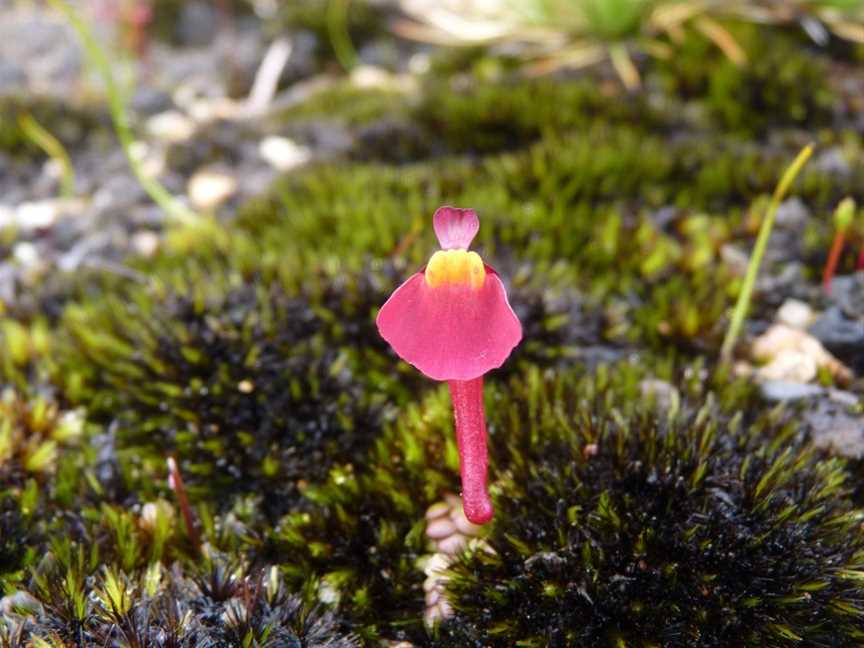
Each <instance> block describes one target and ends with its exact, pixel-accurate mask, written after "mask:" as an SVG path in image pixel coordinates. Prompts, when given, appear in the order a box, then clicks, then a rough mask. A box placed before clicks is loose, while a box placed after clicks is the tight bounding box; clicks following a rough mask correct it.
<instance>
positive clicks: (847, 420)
mask: <svg viewBox="0 0 864 648" xmlns="http://www.w3.org/2000/svg"><path fill="white" fill-rule="evenodd" d="M804 423H805V425H806V426H807V428H808V429H809V431H810V434H811V436H812V438H813V443H814V445H815V446H816V447H818V448H825V449H827V450H830V451H832V452H833V453H835V454H839V455H842V456H844V457H849V458H853V459H860V458H862V457H864V417H861V416H854V415H852V414H849V413H848V411H847V410H846V407H845V406H843V405H839V404H837V403H834V402H831V401H826V400H820V401H819V402H818V403H817V404H816V405H815V406H814V407H813V408H811V409H809V410H807V411H806V412H805V413H804Z"/></svg>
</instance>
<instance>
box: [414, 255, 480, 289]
mask: <svg viewBox="0 0 864 648" xmlns="http://www.w3.org/2000/svg"><path fill="white" fill-rule="evenodd" d="M424 276H425V277H426V283H427V284H428V285H429V287H430V288H437V287H438V286H443V285H453V284H461V285H468V286H471V288H473V289H474V290H479V289H480V288H482V287H483V282H484V281H486V268H484V267H483V259H481V258H480V255H479V254H477V253H476V252H469V251H468V250H439V251H438V252H436V253H435V254H433V255H432V258H431V259H429V263H428V264H427V265H426V272H425V273H424Z"/></svg>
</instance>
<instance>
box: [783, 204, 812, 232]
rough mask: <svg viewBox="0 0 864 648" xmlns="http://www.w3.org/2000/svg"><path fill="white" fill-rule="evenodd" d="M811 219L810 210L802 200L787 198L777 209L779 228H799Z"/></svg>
mask: <svg viewBox="0 0 864 648" xmlns="http://www.w3.org/2000/svg"><path fill="white" fill-rule="evenodd" d="M808 218H810V210H809V209H808V208H807V205H805V204H804V203H803V202H802V201H801V199H800V198H798V197H797V196H793V197H792V198H787V199H786V200H784V201H783V202H782V203H780V206H779V207H778V208H777V217H776V221H775V222H776V224H777V226H778V227H793V228H794V227H798V226H800V225H803V224H804V223H805V222H807V219H808Z"/></svg>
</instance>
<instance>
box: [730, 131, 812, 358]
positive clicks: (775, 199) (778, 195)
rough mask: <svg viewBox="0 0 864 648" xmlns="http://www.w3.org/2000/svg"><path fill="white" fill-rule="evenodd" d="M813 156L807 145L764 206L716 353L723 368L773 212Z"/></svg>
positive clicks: (743, 314) (749, 295)
mask: <svg viewBox="0 0 864 648" xmlns="http://www.w3.org/2000/svg"><path fill="white" fill-rule="evenodd" d="M812 154H813V145H812V144H808V145H807V146H805V147H804V148H803V149H801V152H800V153H798V156H797V157H796V158H795V160H794V161H793V162H792V164H790V165H789V167H788V168H787V169H786V172H785V173H784V174H783V177H782V178H781V179H780V183H779V184H778V185H777V187H776V188H775V189H774V195H772V196H771V202H770V203H769V204H768V209H767V210H766V211H765V217H764V218H763V219H762V224H761V225H760V227H759V235H758V236H757V237H756V245H755V246H754V247H753V254H752V255H751V256H750V262H749V263H748V264H747V274H746V275H745V277H744V285H743V286H742V287H741V293H740V294H739V295H738V301H737V302H736V304H735V310H734V311H733V313H732V320H731V321H730V322H729V328H728V329H727V331H726V337H725V338H724V340H723V346H722V347H721V349H720V361H721V363H723V364H727V363H728V362H729V361H730V360H731V359H732V352H733V351H734V350H735V344H736V343H737V341H738V336H739V335H740V334H741V328H742V327H743V326H744V319H745V318H746V317H747V311H748V310H749V309H750V301H751V299H752V298H753V288H754V286H755V285H756V277H757V275H758V274H759V266H760V265H761V264H762V257H763V256H765V249H766V248H767V247H768V239H769V238H771V229H772V228H773V227H774V220H775V219H776V217H777V209H778V208H779V207H780V203H781V202H783V199H784V198H785V197H786V194H787V193H788V192H789V189H790V187H791V186H792V183H793V182H794V181H795V178H796V177H797V176H798V173H799V172H800V171H801V169H802V167H803V166H804V164H805V163H806V162H807V160H808V159H809V158H810V156H811V155H812Z"/></svg>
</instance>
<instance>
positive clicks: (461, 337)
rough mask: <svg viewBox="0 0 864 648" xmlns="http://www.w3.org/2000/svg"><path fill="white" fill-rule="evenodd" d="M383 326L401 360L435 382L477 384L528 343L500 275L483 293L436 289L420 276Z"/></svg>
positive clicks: (388, 309)
mask: <svg viewBox="0 0 864 648" xmlns="http://www.w3.org/2000/svg"><path fill="white" fill-rule="evenodd" d="M486 267H487V268H488V267H489V266H486ZM490 270H491V268H490ZM377 325H378V330H379V332H380V333H381V336H382V337H383V338H384V339H385V340H387V342H389V343H390V345H391V346H392V347H393V349H394V351H396V353H397V355H399V357H400V358H402V359H403V360H405V361H406V362H408V363H410V364H412V365H413V366H415V367H416V368H417V369H418V370H420V371H421V372H422V373H424V374H425V375H426V376H428V377H430V378H432V379H434V380H471V379H473V378H477V377H479V376H482V375H483V374H485V373H486V372H488V371H491V370H492V369H497V368H498V367H500V366H501V365H502V364H504V362H505V361H506V359H507V358H508V356H509V355H510V353H511V352H512V350H513V348H514V347H515V346H516V345H517V344H518V343H519V341H520V340H521V338H522V327H521V325H520V324H519V320H518V319H517V318H516V315H515V314H514V313H513V309H512V308H511V307H510V304H509V302H508V301H507V294H506V292H505V290H504V285H503V283H502V282H501V279H500V278H499V277H498V275H497V274H496V273H495V272H494V271H492V272H489V273H488V274H487V275H486V280H485V281H484V284H483V286H482V287H481V288H480V289H478V290H474V289H472V288H471V287H470V286H453V285H448V286H439V287H436V288H430V287H429V286H428V285H427V283H426V280H425V278H424V275H423V272H418V273H417V274H415V275H413V276H411V277H410V278H409V279H408V280H407V281H406V282H405V283H403V284H402V285H401V286H400V287H399V288H397V289H396V291H395V292H394V293H393V294H392V295H391V296H390V299H388V300H387V302H386V303H385V304H384V306H382V307H381V310H380V312H379V313H378V318H377Z"/></svg>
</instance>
